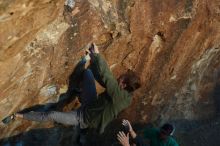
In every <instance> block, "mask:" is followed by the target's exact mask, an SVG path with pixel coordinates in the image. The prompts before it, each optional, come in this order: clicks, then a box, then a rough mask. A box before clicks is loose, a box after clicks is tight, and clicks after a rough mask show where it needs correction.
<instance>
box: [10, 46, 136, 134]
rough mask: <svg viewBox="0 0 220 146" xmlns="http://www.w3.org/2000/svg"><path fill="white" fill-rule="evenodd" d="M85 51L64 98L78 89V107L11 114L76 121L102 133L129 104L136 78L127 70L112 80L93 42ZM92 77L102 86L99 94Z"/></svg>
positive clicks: (60, 121) (30, 117) (71, 123)
mask: <svg viewBox="0 0 220 146" xmlns="http://www.w3.org/2000/svg"><path fill="white" fill-rule="evenodd" d="M86 52H87V54H86V55H85V56H84V57H83V58H82V59H81V61H80V62H79V63H78V64H77V66H76V68H75V70H74V72H73V74H72V77H71V78H70V79H71V81H70V83H69V86H70V87H69V89H68V91H67V93H66V94H67V97H68V98H69V97H70V96H76V95H77V94H78V93H80V97H79V98H80V102H81V107H80V108H79V109H77V110H74V111H70V112H58V111H50V112H28V113H22V114H21V113H16V114H13V117H12V118H15V119H16V118H23V119H27V120H31V121H39V122H42V121H54V122H57V123H62V124H67V125H79V126H80V128H82V129H84V128H94V129H96V130H97V131H98V132H99V133H103V132H104V129H105V127H106V126H107V124H108V123H109V122H111V121H112V120H113V119H114V118H115V117H116V116H117V114H118V113H119V112H121V111H122V110H123V109H125V108H127V107H128V106H129V105H130V104H131V100H132V96H131V93H132V92H133V91H135V90H136V89H137V88H139V87H140V79H139V77H138V76H136V74H135V73H134V72H133V71H131V70H128V71H127V72H126V73H125V74H122V75H121V76H120V77H119V78H118V80H116V79H115V77H114V76H113V74H112V73H111V71H110V69H109V67H108V66H107V63H106V62H105V60H104V59H103V57H102V56H101V55H100V54H99V50H98V47H97V46H96V45H95V44H93V43H92V44H91V45H90V47H89V49H87V51H86ZM88 64H89V65H88ZM86 65H88V67H86ZM95 80H97V82H98V83H99V84H100V85H102V86H103V87H104V88H105V91H104V92H102V93H101V94H99V95H97V92H96V86H95Z"/></svg>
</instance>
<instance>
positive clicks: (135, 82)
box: [119, 69, 141, 92]
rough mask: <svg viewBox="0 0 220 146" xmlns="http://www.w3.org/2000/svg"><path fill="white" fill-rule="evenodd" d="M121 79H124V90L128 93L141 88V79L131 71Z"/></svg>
mask: <svg viewBox="0 0 220 146" xmlns="http://www.w3.org/2000/svg"><path fill="white" fill-rule="evenodd" d="M119 78H123V83H124V84H126V87H125V88H124V89H125V90H127V91H128V92H133V91H135V90H136V89H138V88H140V86H141V83H140V82H141V81H140V77H139V76H137V74H136V73H135V72H134V71H132V70H130V69H129V70H128V71H127V72H126V73H124V74H122V75H121V76H120V77H119Z"/></svg>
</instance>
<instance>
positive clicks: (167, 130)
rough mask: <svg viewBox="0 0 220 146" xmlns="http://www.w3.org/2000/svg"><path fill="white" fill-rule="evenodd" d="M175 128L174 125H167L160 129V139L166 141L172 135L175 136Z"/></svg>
mask: <svg viewBox="0 0 220 146" xmlns="http://www.w3.org/2000/svg"><path fill="white" fill-rule="evenodd" d="M174 131H175V128H174V126H173V125H171V124H169V123H166V124H164V125H163V126H162V127H161V128H160V133H159V137H160V138H161V139H162V140H166V139H167V138H168V137H169V136H170V135H173V133H174Z"/></svg>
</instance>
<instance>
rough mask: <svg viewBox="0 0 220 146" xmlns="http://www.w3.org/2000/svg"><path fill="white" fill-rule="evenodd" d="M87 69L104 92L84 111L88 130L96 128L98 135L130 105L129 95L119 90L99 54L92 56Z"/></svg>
mask: <svg viewBox="0 0 220 146" xmlns="http://www.w3.org/2000/svg"><path fill="white" fill-rule="evenodd" d="M89 68H90V69H91V70H92V72H93V75H94V77H95V79H96V80H97V81H98V82H99V83H100V84H101V85H102V86H103V87H104V88H105V91H104V92H103V93H101V94H99V95H98V96H97V98H96V99H95V100H94V101H93V102H92V103H91V104H89V105H88V106H87V107H86V108H85V109H84V111H83V113H84V120H85V123H86V124H87V125H88V126H89V127H90V128H96V129H97V130H98V131H99V133H103V132H104V129H105V127H106V126H107V125H108V124H109V123H110V122H111V121H112V120H113V119H114V118H116V116H117V115H118V113H119V112H120V111H122V110H123V109H125V108H127V107H128V106H129V105H130V104H131V95H130V94H129V93H128V92H127V91H126V90H123V89H120V87H119V85H118V82H117V80H116V79H115V77H114V76H113V74H112V72H111V71H110V69H109V67H108V65H107V63H106V62H105V60H104V59H103V58H102V57H101V55H100V54H94V58H93V63H92V64H91V65H90V67H89Z"/></svg>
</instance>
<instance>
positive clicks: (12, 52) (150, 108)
mask: <svg viewBox="0 0 220 146" xmlns="http://www.w3.org/2000/svg"><path fill="white" fill-rule="evenodd" d="M63 5H64V0H7V1H4V0H1V1H0V14H1V15H0V28H1V29H0V70H1V74H0V89H1V90H0V119H3V118H4V117H5V116H7V115H9V114H12V113H13V112H16V111H19V110H22V109H25V108H27V107H31V106H33V105H36V104H42V103H46V102H55V101H56V100H57V97H58V96H59V94H60V93H61V92H63V90H64V89H65V88H66V84H67V82H68V76H69V74H70V73H71V71H72V69H73V67H74V65H75V63H76V62H77V60H79V58H80V55H81V54H82V51H80V48H82V47H83V46H84V45H86V44H87V43H89V42H91V41H95V42H96V43H97V44H98V45H99V47H100V50H101V53H102V54H103V55H104V56H105V57H106V59H107V61H108V63H109V65H110V67H111V69H112V70H113V72H114V74H115V75H116V76H117V75H119V74H120V73H122V72H124V71H126V70H127V69H132V70H135V71H137V72H138V73H139V75H140V76H141V79H142V84H143V85H142V88H141V89H140V90H139V91H137V92H136V93H135V96H134V100H133V104H132V105H131V106H130V107H129V109H127V110H125V111H124V112H123V113H122V114H121V115H120V117H126V118H127V119H129V120H131V121H136V122H152V121H154V122H156V123H158V124H160V123H163V122H165V121H170V120H171V121H174V120H175V121H177V123H178V121H182V120H188V121H199V120H201V121H202V120H206V119H212V120H213V121H215V117H217V115H218V113H219V112H220V110H219V104H220V102H219V98H220V96H219V93H217V91H216V90H219V88H217V85H218V84H220V41H219V40H220V2H219V1H218V0H211V1H207V0H206V1H204V0H194V1H190V0H182V1H179V0H164V1H159V0H136V1H135V0H112V1H109V0H88V1H86V0H77V1H76V4H75V6H74V9H73V11H72V12H70V11H68V9H67V8H66V7H64V6H63ZM216 121H219V119H216ZM184 123H185V122H179V125H180V126H179V127H182V126H183V125H184ZM194 123H196V124H198V125H202V124H200V123H199V122H194ZM211 123H212V122H211ZM213 123H214V122H213ZM185 124H187V123H185ZM196 124H194V125H196ZM177 125H178V124H177ZM189 125H190V124H189ZM216 126H218V128H219V125H218V124H217V125H216ZM49 127H53V125H52V124H51V123H46V124H39V123H35V122H28V121H22V120H18V121H15V122H13V123H12V124H10V125H9V126H7V127H5V126H1V127H0V130H1V131H2V132H1V134H0V138H6V137H10V136H13V135H17V134H20V133H22V132H25V131H28V130H30V129H36V128H49ZM191 127H192V128H195V130H194V131H192V133H193V132H194V133H196V131H199V130H201V128H200V129H196V126H191ZM206 127H207V128H209V126H206ZM180 129H181V128H180ZM56 130H57V131H59V127H58V128H56V127H55V128H54V129H52V131H56ZM65 130H66V129H65V128H64V129H62V130H61V132H60V133H62V134H63V133H65V132H66V131H65ZM183 131H184V130H183ZM43 133H47V132H43ZM52 133H53V132H52ZM57 133H58V132H57ZM209 133H210V134H212V131H211V130H209ZM213 133H217V132H215V131H214V132H213ZM48 134H49V132H48ZM24 135H25V133H24ZM56 136H58V137H62V136H60V135H56V134H55V135H54V138H55V137H56ZM180 136H181V137H184V136H182V135H181V134H180ZM64 137H65V136H64ZM198 137H199V136H198ZM67 138H68V135H67V136H66V139H67ZM184 138H186V139H184ZM184 138H183V139H182V140H183V142H182V143H183V144H184V143H185V144H186V145H190V144H189V142H185V141H187V136H185V137H184ZM24 139H25V138H24ZM55 139H57V138H55ZM63 139H64V140H65V138H63ZM195 139H196V137H195ZM197 139H199V138H197ZM217 139H218V138H216V140H217ZM42 141H44V140H43V139H42ZM60 141H61V142H63V140H60ZM190 141H191V139H190ZM58 143H59V142H57V144H58ZM50 144H51V143H50ZM50 144H43V145H50ZM196 144H197V143H196V142H195V143H194V145H196ZM205 144H206V143H205V142H204V145H205ZM27 145H28V144H27ZM36 145H41V144H39V143H36ZM51 145H52V144H51ZM53 145H55V144H53ZM197 145H201V143H200V144H199V143H198V144H197ZM207 145H209V144H208V143H207ZM211 145H213V144H211Z"/></svg>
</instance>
